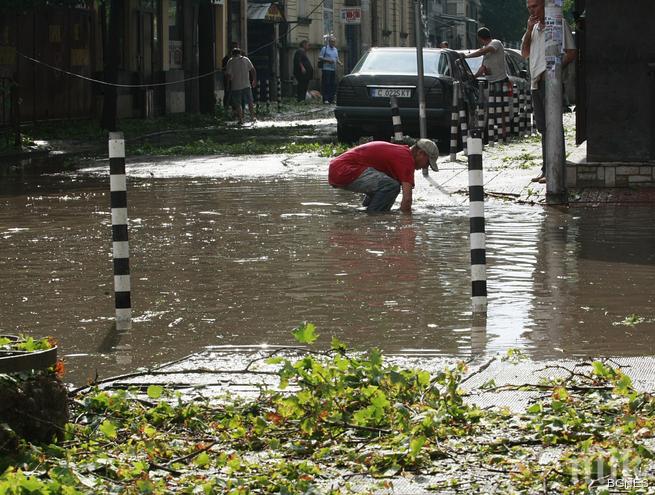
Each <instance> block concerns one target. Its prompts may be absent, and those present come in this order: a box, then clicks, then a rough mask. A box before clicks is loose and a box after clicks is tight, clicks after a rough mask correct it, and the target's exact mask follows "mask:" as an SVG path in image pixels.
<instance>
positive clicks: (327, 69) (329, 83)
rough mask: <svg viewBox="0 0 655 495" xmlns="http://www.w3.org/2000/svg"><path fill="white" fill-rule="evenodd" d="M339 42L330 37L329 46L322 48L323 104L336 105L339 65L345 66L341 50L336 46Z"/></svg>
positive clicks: (320, 54)
mask: <svg viewBox="0 0 655 495" xmlns="http://www.w3.org/2000/svg"><path fill="white" fill-rule="evenodd" d="M336 42H337V40H336V39H335V38H334V37H333V36H330V39H329V41H328V44H327V45H325V46H324V47H323V48H321V52H320V53H319V57H318V60H319V61H321V62H322V63H323V67H322V68H321V93H323V103H334V96H335V94H336V92H337V64H339V65H343V64H342V63H341V60H339V50H337V47H336V46H334V45H335V43H336Z"/></svg>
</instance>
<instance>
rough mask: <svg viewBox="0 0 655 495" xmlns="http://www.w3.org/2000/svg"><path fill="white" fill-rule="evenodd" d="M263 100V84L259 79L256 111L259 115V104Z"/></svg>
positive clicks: (256, 91) (256, 87)
mask: <svg viewBox="0 0 655 495" xmlns="http://www.w3.org/2000/svg"><path fill="white" fill-rule="evenodd" d="M261 99H262V82H261V79H257V83H256V84H255V98H254V100H255V104H256V105H255V111H256V112H257V113H259V102H260V101H261Z"/></svg>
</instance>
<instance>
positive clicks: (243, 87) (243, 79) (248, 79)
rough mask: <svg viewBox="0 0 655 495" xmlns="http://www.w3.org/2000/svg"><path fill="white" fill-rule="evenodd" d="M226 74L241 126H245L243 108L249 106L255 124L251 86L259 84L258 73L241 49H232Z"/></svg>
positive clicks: (233, 105)
mask: <svg viewBox="0 0 655 495" xmlns="http://www.w3.org/2000/svg"><path fill="white" fill-rule="evenodd" d="M225 73H226V74H227V77H228V79H229V81H230V98H231V100H232V108H233V109H234V112H235V113H236V114H237V117H238V119H239V124H243V107H244V106H245V105H248V110H249V111H250V118H251V119H252V121H253V122H254V121H255V120H256V119H255V109H254V107H253V99H252V91H251V89H250V88H251V86H252V87H253V88H254V87H255V86H256V84H257V71H256V70H255V67H254V66H253V65H252V62H251V61H250V59H249V58H248V57H244V56H243V55H242V53H241V50H240V49H239V48H233V49H232V58H230V60H228V62H227V65H226V66H225Z"/></svg>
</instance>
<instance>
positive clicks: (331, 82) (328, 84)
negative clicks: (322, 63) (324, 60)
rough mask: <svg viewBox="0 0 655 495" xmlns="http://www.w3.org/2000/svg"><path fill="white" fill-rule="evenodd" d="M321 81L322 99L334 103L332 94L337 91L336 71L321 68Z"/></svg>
mask: <svg viewBox="0 0 655 495" xmlns="http://www.w3.org/2000/svg"><path fill="white" fill-rule="evenodd" d="M321 83H322V87H321V89H322V90H323V91H322V92H323V101H329V102H330V103H334V95H335V93H336V92H337V72H336V71H334V70H322V71H321Z"/></svg>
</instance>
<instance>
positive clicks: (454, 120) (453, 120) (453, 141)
mask: <svg viewBox="0 0 655 495" xmlns="http://www.w3.org/2000/svg"><path fill="white" fill-rule="evenodd" d="M458 96H459V81H454V82H453V101H452V107H451V110H450V161H451V162H454V161H455V160H456V159H457V132H458V129H459V122H458V119H459V110H458V108H457V107H458Z"/></svg>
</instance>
